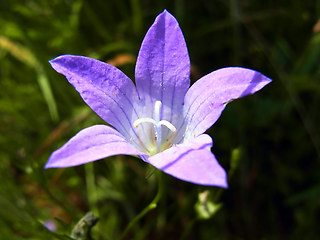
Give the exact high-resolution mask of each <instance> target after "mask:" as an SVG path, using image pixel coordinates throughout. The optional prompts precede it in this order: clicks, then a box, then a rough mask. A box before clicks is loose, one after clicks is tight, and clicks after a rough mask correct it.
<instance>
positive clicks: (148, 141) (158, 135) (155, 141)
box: [133, 101, 177, 156]
mask: <svg viewBox="0 0 320 240" xmlns="http://www.w3.org/2000/svg"><path fill="white" fill-rule="evenodd" d="M161 109H162V103H161V101H156V102H155V104H154V119H153V118H149V117H146V118H139V119H137V120H136V121H134V123H133V127H134V128H138V127H139V125H140V124H142V123H149V124H151V128H150V137H147V136H145V135H144V137H143V138H142V136H141V135H139V134H138V137H139V142H140V145H141V147H142V149H143V150H144V151H145V152H146V153H147V154H149V155H150V156H152V155H154V154H156V153H159V152H161V151H163V150H165V149H167V148H169V147H171V146H172V139H173V138H174V136H175V135H176V132H177V129H176V127H175V126H173V124H172V123H171V122H169V121H167V120H162V119H161V116H160V115H161ZM162 126H165V127H167V128H168V129H169V130H170V132H169V135H168V134H166V136H162Z"/></svg>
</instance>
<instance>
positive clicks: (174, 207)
mask: <svg viewBox="0 0 320 240" xmlns="http://www.w3.org/2000/svg"><path fill="white" fill-rule="evenodd" d="M165 8H166V9H167V10H168V11H169V12H171V13H172V14H173V15H175V17H176V18H177V20H178V21H179V23H180V26H181V28H182V30H183V32H184V35H185V38H186V41H187V45H188V49H189V53H190V57H191V62H192V76H191V77H192V80H193V81H194V80H196V79H198V78H199V77H201V76H203V75H205V74H207V73H209V72H211V71H213V70H215V69H218V68H221V67H226V66H243V67H248V68H252V69H255V70H258V71H261V72H263V73H264V74H265V75H267V76H269V77H271V78H272V79H273V80H274V81H273V83H271V84H270V85H269V86H267V87H266V88H265V89H263V90H262V91H261V92H259V93H257V94H255V95H254V96H250V97H247V98H244V99H241V100H238V101H234V102H232V103H231V104H230V105H228V107H227V109H226V110H225V111H224V113H223V114H222V116H221V118H220V119H219V121H218V122H217V123H216V124H215V125H214V126H213V127H212V129H210V131H209V134H210V135H211V136H212V137H213V140H214V147H213V149H212V150H213V152H214V153H215V155H216V156H217V158H218V160H219V162H220V163H221V164H222V165H223V166H224V167H225V169H226V170H227V171H228V172H229V185H230V186H229V189H227V190H219V189H218V188H214V187H201V186H197V185H193V184H189V183H185V182H182V181H179V180H177V179H174V178H172V177H170V176H168V175H163V176H162V177H163V182H164V195H163V196H162V198H161V199H160V200H159V205H158V207H157V208H156V209H154V210H152V211H150V212H149V213H148V214H147V215H146V216H145V217H144V218H143V219H142V220H141V221H139V222H138V223H137V224H136V225H135V226H134V228H132V229H131V230H130V231H129V232H128V234H127V235H126V236H125V237H124V239H137V240H138V239H154V240H157V239H168V240H169V239H181V240H182V239H317V238H318V236H319V234H320V230H319V222H320V208H319V207H320V171H319V167H320V162H319V156H320V140H319V139H320V136H319V134H320V129H319V128H320V126H319V122H320V112H319V107H320V94H319V93H320V83H319V81H320V68H319V63H320V1H317V0H305V1H299V0H292V1H284V0H271V1H249V0H229V1H225V0H211V1H207V0H197V1H190V0H164V1H162V0H161V1H160V0H159V1H147V0H94V1H85V0H50V1H49V0H10V1H9V0H1V1H0V63H1V64H0V239H1V240H2V239H5V240H8V239H10V240H16V239H17V240H19V239H70V238H69V237H67V236H70V233H71V230H72V229H73V227H74V226H75V224H76V223H77V222H78V221H79V219H80V218H81V217H83V216H84V214H85V213H86V212H87V211H89V210H91V211H92V212H93V213H94V214H95V215H97V216H99V218H100V220H99V222H98V224H97V225H96V226H95V227H94V228H92V238H93V239H95V240H100V239H107V240H108V239H112V240H113V239H119V236H120V235H121V233H122V232H123V230H124V229H125V227H126V225H127V224H128V223H129V222H130V220H131V219H132V218H133V217H134V216H136V215H137V214H138V213H139V212H140V211H141V210H142V209H143V208H144V207H145V206H146V205H148V204H149V203H150V202H151V201H152V199H153V197H154V195H155V194H156V191H157V180H156V178H155V176H154V175H152V176H149V177H148V171H149V170H148V166H147V165H146V164H144V163H143V162H142V161H141V160H138V159H136V158H133V157H128V156H117V157H111V158H108V159H105V160H101V161H97V162H94V163H92V164H87V165H84V166H79V167H74V168H66V169H49V170H44V169H43V166H44V164H45V163H46V161H47V159H48V157H49V155H50V153H51V152H52V151H53V150H55V149H57V148H58V147H59V146H61V145H62V144H63V143H65V142H66V141H67V140H68V139H69V138H70V137H71V136H73V135H74V134H75V133H77V132H78V131H79V130H80V129H82V128H84V127H87V126H90V125H93V124H97V123H103V122H102V120H101V119H99V118H98V117H97V116H96V115H95V114H94V113H93V112H92V111H91V110H90V109H89V108H88V107H87V106H86V105H85V104H84V102H83V101H82V100H81V98H80V97H79V95H78V94H77V92H76V91H75V90H74V89H73V87H71V86H70V85H69V84H68V83H67V81H66V80H65V78H64V77H63V76H61V75H59V74H57V73H56V72H55V71H54V70H53V69H51V67H50V66H49V64H48V60H50V59H52V58H54V57H56V56H58V55H61V54H78V55H85V56H90V57H94V58H96V59H100V60H103V61H107V62H109V63H111V64H114V65H116V66H117V67H119V68H120V69H122V70H123V71H124V72H125V73H126V74H127V75H128V76H130V77H131V78H133V76H134V65H135V58H136V56H137V53H138V50H139V47H140V44H141V41H142V39H143V37H144V35H145V33H146V31H147V29H148V28H149V27H150V25H151V24H152V23H153V21H154V18H155V17H156V16H157V15H158V14H159V13H160V12H162V11H163V9H165ZM199 198H200V199H199ZM219 204H220V205H219ZM203 206H209V208H205V209H203V208H202V207H203ZM219 206H220V209H219V210H218V211H216V212H214V211H212V208H216V207H219ZM52 221H53V224H54V225H55V228H56V229H55V230H54V231H53V232H50V231H48V230H47V229H46V228H45V227H44V225H43V224H46V225H47V226H48V224H49V223H52ZM84 239H85V238H84ZM87 239H89V238H87Z"/></svg>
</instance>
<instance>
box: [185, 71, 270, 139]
mask: <svg viewBox="0 0 320 240" xmlns="http://www.w3.org/2000/svg"><path fill="white" fill-rule="evenodd" d="M270 82H271V79H269V78H267V77H266V76H264V75H262V74H261V73H259V72H256V71H253V70H250V69H245V68H240V67H229V68H222V69H219V70H217V71H214V72H212V73H210V74H208V75H206V76H204V77H202V78H201V79H199V80H198V81H196V82H195V83H194V84H193V85H192V86H191V88H190V89H189V90H188V92H187V94H186V96H185V106H184V109H185V110H184V114H185V124H186V126H187V129H186V135H185V138H186V139H189V138H193V137H195V136H198V135H200V134H202V133H203V132H205V131H206V130H207V129H208V128H209V127H211V126H212V125H213V124H214V123H215V122H216V120H217V119H218V118H219V117H220V115H221V112H222V111H223V110H224V108H225V106H226V104H227V103H229V102H230V101H232V100H234V99H237V98H240V97H244V96H246V95H249V94H253V93H255V92H256V91H258V90H260V89H261V88H263V87H264V86H265V85H267V84H268V83H270Z"/></svg>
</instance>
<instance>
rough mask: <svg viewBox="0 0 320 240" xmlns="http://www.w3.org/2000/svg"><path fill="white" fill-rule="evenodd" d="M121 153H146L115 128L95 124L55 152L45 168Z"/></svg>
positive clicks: (65, 165) (66, 165)
mask: <svg viewBox="0 0 320 240" xmlns="http://www.w3.org/2000/svg"><path fill="white" fill-rule="evenodd" d="M119 154H127V155H141V156H144V155H145V154H144V153H141V152H140V151H139V150H138V149H136V148H135V147H134V146H133V145H131V144H130V143H129V142H127V141H126V140H125V138H124V137H123V136H122V135H121V134H120V133H119V132H117V131H116V130H115V129H113V128H111V127H109V126H106V125H95V126H92V127H88V128H85V129H83V130H81V131H80V132H79V133H78V134H76V135H75V136H74V137H73V138H71V139H70V140H69V141H68V142H67V143H66V144H65V145H63V146H62V147H61V148H59V149H58V150H56V151H55V152H53V153H52V154H51V156H50V158H49V161H48V162H47V164H46V165H45V168H52V167H55V168H60V167H72V166H77V165H80V164H84V163H88V162H92V161H95V160H98V159H102V158H105V157H109V156H113V155H119Z"/></svg>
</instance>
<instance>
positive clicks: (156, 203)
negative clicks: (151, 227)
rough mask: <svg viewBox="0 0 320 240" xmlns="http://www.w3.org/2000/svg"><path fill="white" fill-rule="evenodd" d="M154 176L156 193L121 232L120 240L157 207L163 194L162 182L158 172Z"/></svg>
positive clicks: (160, 174)
mask: <svg viewBox="0 0 320 240" xmlns="http://www.w3.org/2000/svg"><path fill="white" fill-rule="evenodd" d="M155 174H156V176H157V178H158V192H157V194H156V196H155V197H154V199H153V200H152V202H151V203H149V205H148V206H146V207H145V208H144V209H143V210H142V211H141V212H140V213H139V214H138V215H136V216H135V217H134V218H133V219H132V220H131V221H130V222H129V224H128V225H127V227H126V229H125V230H124V231H123V233H122V234H121V236H120V238H119V239H120V240H122V239H123V238H124V237H125V236H126V234H127V233H128V232H129V231H130V229H131V228H132V227H133V226H134V225H135V224H136V223H137V222H138V221H139V220H140V219H141V218H142V217H144V216H145V215H146V214H147V213H148V212H150V211H151V210H152V209H154V208H156V207H157V205H158V202H159V200H160V198H161V196H162V194H163V182H162V173H161V172H160V171H158V170H156V171H155Z"/></svg>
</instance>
